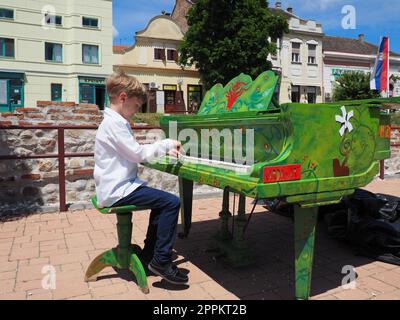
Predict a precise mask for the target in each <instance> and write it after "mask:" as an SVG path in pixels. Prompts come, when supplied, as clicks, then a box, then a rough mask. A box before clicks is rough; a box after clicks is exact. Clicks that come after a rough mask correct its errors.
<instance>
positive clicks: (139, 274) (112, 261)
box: [85, 196, 149, 294]
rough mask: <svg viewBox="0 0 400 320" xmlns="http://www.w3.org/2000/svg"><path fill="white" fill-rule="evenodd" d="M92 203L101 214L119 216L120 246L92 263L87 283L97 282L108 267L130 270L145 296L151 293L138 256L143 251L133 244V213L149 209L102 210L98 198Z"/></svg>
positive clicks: (131, 206) (131, 207)
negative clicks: (99, 275) (100, 273)
mask: <svg viewBox="0 0 400 320" xmlns="http://www.w3.org/2000/svg"><path fill="white" fill-rule="evenodd" d="M91 201H92V203H93V206H94V207H95V208H96V209H97V210H98V211H99V212H100V213H101V214H113V213H115V214H116V215H117V221H118V223H117V232H118V246H117V247H115V248H113V249H110V250H107V251H105V252H103V253H102V254H100V255H98V256H97V257H96V258H95V259H94V260H93V261H92V262H91V264H90V265H89V267H88V268H87V271H86V274H85V281H86V282H94V281H96V280H97V276H98V274H99V272H100V271H102V270H103V269H105V268H106V267H114V268H118V269H129V270H131V271H132V272H133V274H134V275H135V277H136V281H137V284H138V286H139V288H140V290H141V291H142V292H143V293H145V294H147V293H149V287H148V285H147V276H146V272H145V271H144V268H143V265H142V263H141V261H140V259H139V258H138V256H137V254H138V253H139V252H140V250H141V249H140V247H139V246H137V245H134V244H132V243H131V239H132V212H133V211H140V210H148V209H149V208H147V207H137V206H134V205H128V206H122V207H111V208H100V207H99V206H98V205H97V198H96V196H94V197H92V198H91Z"/></svg>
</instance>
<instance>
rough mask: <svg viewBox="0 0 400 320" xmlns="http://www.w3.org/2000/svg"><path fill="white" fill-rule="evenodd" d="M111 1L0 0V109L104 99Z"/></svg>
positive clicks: (109, 61) (109, 52)
mask: <svg viewBox="0 0 400 320" xmlns="http://www.w3.org/2000/svg"><path fill="white" fill-rule="evenodd" d="M112 38H113V28H112V0H85V1H79V0H68V1H65V0H43V1H42V0H36V1H26V0H1V2H0V112H1V111H3V112H4V111H12V110H14V109H15V107H24V106H35V105H36V101H37V100H53V101H74V102H76V103H96V104H98V105H99V106H100V107H101V108H102V107H104V105H105V104H106V103H107V97H106V92H105V86H104V80H105V78H106V77H107V76H108V75H109V74H110V73H112Z"/></svg>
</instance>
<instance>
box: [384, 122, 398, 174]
mask: <svg viewBox="0 0 400 320" xmlns="http://www.w3.org/2000/svg"><path fill="white" fill-rule="evenodd" d="M390 145H391V149H392V157H391V158H390V159H389V160H386V161H385V172H386V174H387V175H396V176H400V126H398V125H393V126H392V139H391V143H390Z"/></svg>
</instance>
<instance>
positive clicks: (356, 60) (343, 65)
mask: <svg viewBox="0 0 400 320" xmlns="http://www.w3.org/2000/svg"><path fill="white" fill-rule="evenodd" d="M323 47H324V88H325V100H326V101H330V100H331V99H332V95H333V92H334V88H335V84H336V80H337V78H338V77H340V76H341V75H342V74H344V73H346V72H352V71H359V72H364V73H371V72H372V71H373V68H374V66H375V60H376V56H377V53H378V47H377V46H376V45H373V44H371V43H368V42H366V41H365V39H364V35H362V34H361V35H359V37H358V38H357V39H350V38H342V37H330V36H325V37H324V45H323ZM389 60H390V62H389V77H390V81H389V93H390V96H393V97H399V96H400V81H399V80H400V54H397V53H395V52H391V53H390V59H389Z"/></svg>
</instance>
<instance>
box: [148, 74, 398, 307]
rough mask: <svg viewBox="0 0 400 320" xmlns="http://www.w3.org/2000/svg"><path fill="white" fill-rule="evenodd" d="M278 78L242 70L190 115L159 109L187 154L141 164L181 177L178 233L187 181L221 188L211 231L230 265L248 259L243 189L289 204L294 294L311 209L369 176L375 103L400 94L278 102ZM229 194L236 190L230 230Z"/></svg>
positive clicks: (377, 124) (304, 291) (301, 290)
mask: <svg viewBox="0 0 400 320" xmlns="http://www.w3.org/2000/svg"><path fill="white" fill-rule="evenodd" d="M278 83H279V77H278V76H277V75H275V73H274V72H272V71H266V72H264V73H262V74H261V75H259V77H257V79H256V80H254V81H253V80H252V79H251V77H249V76H247V75H244V74H241V75H239V76H238V77H236V78H235V79H233V80H232V81H230V82H229V83H228V84H227V85H226V86H225V87H223V86H222V85H221V84H217V85H215V86H214V87H213V88H212V89H211V90H209V91H208V92H207V93H206V95H205V97H204V100H203V102H202V104H201V106H200V109H199V112H198V114H197V115H179V116H178V115H166V116H163V117H162V118H161V120H160V125H161V128H162V130H163V131H164V132H165V133H166V135H167V136H168V137H170V138H174V139H178V140H180V141H181V142H182V145H183V149H184V151H185V154H184V156H182V157H180V158H179V159H178V160H176V159H172V158H171V157H169V156H164V157H161V158H159V159H158V160H157V161H156V162H151V163H147V164H145V165H146V166H148V167H151V168H154V169H157V170H160V171H163V172H167V173H170V174H173V175H176V176H178V177H179V190H180V196H181V222H182V226H183V232H182V233H180V237H186V236H187V235H188V234H189V231H190V227H191V218H192V195H193V182H194V181H195V182H198V183H201V184H206V185H210V186H213V187H216V188H219V189H222V190H223V203H222V210H221V212H220V213H219V216H220V220H221V229H220V230H219V231H218V233H217V235H216V236H215V239H216V240H217V242H218V244H219V248H220V250H221V251H222V253H223V254H225V255H226V256H227V259H229V260H230V261H231V262H232V264H233V265H236V266H240V265H245V264H247V263H249V262H251V261H252V260H251V258H252V257H251V254H250V250H248V247H247V246H246V243H245V240H244V231H245V229H246V227H247V223H248V220H249V218H248V216H249V215H246V212H245V197H250V198H254V199H255V203H256V202H257V201H258V200H260V199H276V198H278V199H282V200H284V201H286V202H287V203H291V204H294V208H295V209H294V221H295V222H294V226H295V227H294V239H295V279H296V298H297V299H308V298H309V295H310V286H311V272H312V264H313V255H314V238H315V228H316V222H317V214H318V208H319V207H320V206H324V205H330V204H334V203H338V202H339V201H340V200H341V199H342V197H343V196H347V195H351V194H352V193H354V191H355V189H356V188H359V187H363V186H366V185H367V184H369V183H370V182H371V181H372V180H373V179H374V177H375V176H376V175H377V173H378V172H379V161H380V160H383V159H387V158H389V157H390V116H389V114H387V113H386V112H384V111H382V108H385V106H386V105H390V104H398V103H400V99H397V100H396V99H376V100H362V101H348V102H340V103H339V102H338V103H325V104H299V103H290V104H282V105H279V104H278V103H277V102H276V100H275V99H274V96H275V93H276V91H277V90H276V89H277V88H278V87H279V86H278ZM230 193H235V194H238V195H239V201H238V212H237V215H236V220H235V221H234V227H235V229H234V231H233V234H231V233H230V232H229V230H228V229H229V228H228V222H229V219H230V218H231V216H232V214H231V212H230V211H229V194H230ZM253 210H254V207H253ZM250 216H251V215H250Z"/></svg>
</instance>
